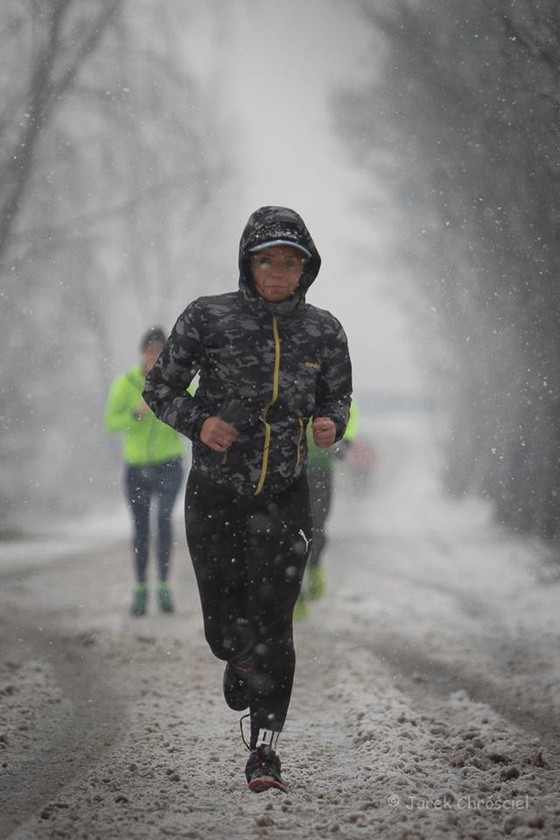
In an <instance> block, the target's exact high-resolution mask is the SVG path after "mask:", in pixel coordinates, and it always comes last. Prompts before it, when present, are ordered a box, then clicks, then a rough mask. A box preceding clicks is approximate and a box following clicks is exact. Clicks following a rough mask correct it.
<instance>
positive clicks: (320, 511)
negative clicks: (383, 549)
mask: <svg viewBox="0 0 560 840" xmlns="http://www.w3.org/2000/svg"><path fill="white" fill-rule="evenodd" d="M357 429H358V409H357V408H356V403H355V401H354V400H352V402H351V403H350V415H349V418H348V425H347V426H346V431H345V433H344V437H343V438H342V440H341V441H340V442H339V443H337V444H335V445H334V446H330V447H328V448H327V449H320V448H319V447H318V446H315V444H314V442H313V435H312V434H311V431H310V429H309V427H308V430H307V480H308V482H309V500H310V502H311V512H312V516H313V539H312V541H311V549H310V551H309V559H308V561H307V568H306V572H305V577H304V581H303V585H302V587H301V592H300V595H299V598H298V600H297V603H296V608H295V610H294V619H295V620H296V621H303V620H304V619H305V618H306V617H307V606H306V601H307V600H309V601H316V600H318V599H319V598H322V597H323V595H324V594H325V575H324V571H323V564H322V563H321V557H322V555H323V551H324V549H325V545H326V543H327V536H326V524H327V519H328V516H329V512H330V509H331V500H332V492H333V471H334V464H335V461H336V460H337V459H343V458H344V456H345V454H346V450H347V448H348V446H349V445H350V444H351V443H352V441H353V440H354V438H355V437H356V433H357Z"/></svg>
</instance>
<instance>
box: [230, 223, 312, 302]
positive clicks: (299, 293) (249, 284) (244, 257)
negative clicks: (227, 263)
mask: <svg viewBox="0 0 560 840" xmlns="http://www.w3.org/2000/svg"><path fill="white" fill-rule="evenodd" d="M265 242H283V243H285V244H287V245H289V244H293V245H295V246H296V247H299V248H300V249H301V250H303V251H306V252H307V253H309V254H310V255H311V256H310V257H309V259H308V260H307V261H306V263H305V267H304V271H303V274H302V276H301V280H300V281H299V284H298V287H297V289H296V290H295V292H294V295H293V297H294V298H296V299H297V300H303V298H305V293H306V292H307V290H308V288H309V287H310V286H311V284H312V283H313V281H314V280H315V278H316V277H317V274H318V273H319V269H320V267H321V257H320V255H319V252H318V250H317V248H316V247H315V243H314V242H313V239H312V238H311V234H310V233H309V231H308V230H307V227H306V226H305V222H304V221H303V219H302V218H301V216H300V215H299V214H298V213H296V212H295V210H290V209H289V207H260V208H259V209H258V210H255V212H254V213H252V214H251V216H250V217H249V221H248V222H247V224H246V225H245V230H244V231H243V234H242V236H241V241H240V243H239V275H240V276H239V286H240V288H242V289H243V288H244V289H245V290H246V291H248V292H250V293H251V294H252V295H254V296H256V295H257V291H256V289H255V286H254V283H253V278H252V276H251V267H250V258H251V254H250V251H251V249H254V248H258V246H259V245H264V243H265ZM276 305H277V304H276Z"/></svg>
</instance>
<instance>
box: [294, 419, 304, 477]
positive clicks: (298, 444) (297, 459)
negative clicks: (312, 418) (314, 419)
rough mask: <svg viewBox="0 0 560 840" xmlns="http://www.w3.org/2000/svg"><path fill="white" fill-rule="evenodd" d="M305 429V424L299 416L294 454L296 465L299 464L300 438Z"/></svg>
mask: <svg viewBox="0 0 560 840" xmlns="http://www.w3.org/2000/svg"><path fill="white" fill-rule="evenodd" d="M304 431H305V426H304V423H303V420H302V419H301V417H300V418H299V437H298V439H297V455H296V467H297V466H299V462H300V461H301V439H302V437H303V434H304Z"/></svg>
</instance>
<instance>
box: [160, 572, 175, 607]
mask: <svg viewBox="0 0 560 840" xmlns="http://www.w3.org/2000/svg"><path fill="white" fill-rule="evenodd" d="M158 603H159V608H160V610H161V611H162V612H164V613H172V612H174V610H175V607H174V606H173V600H172V598H171V592H170V591H169V587H168V585H167V582H166V581H164V580H161V581H160V582H159V585H158Z"/></svg>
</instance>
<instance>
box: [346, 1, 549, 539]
mask: <svg viewBox="0 0 560 840" xmlns="http://www.w3.org/2000/svg"><path fill="white" fill-rule="evenodd" d="M360 6H361V8H362V10H363V14H364V17H365V19H366V20H367V21H368V23H369V24H370V26H371V28H372V32H375V33H376V37H375V42H374V43H375V52H376V55H375V59H376V65H377V67H380V68H381V69H380V70H379V72H378V74H377V76H376V77H375V78H373V74H372V80H371V85H370V87H369V90H368V91H367V93H365V94H352V93H346V94H344V95H342V96H341V97H339V99H338V102H337V113H338V119H339V123H340V125H341V127H342V130H343V132H344V133H345V136H346V138H347V140H348V142H349V145H350V147H351V149H352V151H353V154H354V155H355V157H356V159H357V160H358V161H359V163H360V165H362V166H364V167H366V168H369V170H370V171H371V172H372V174H375V175H376V177H378V173H379V166H380V164H379V161H380V160H381V159H382V160H383V162H384V167H385V172H384V175H385V178H386V180H387V182H388V183H389V184H391V186H392V188H393V190H394V193H395V195H396V196H397V198H398V203H399V205H400V208H401V210H400V215H399V218H398V224H399V225H402V228H403V232H402V235H401V239H402V240H404V242H405V246H404V247H403V249H402V251H401V253H400V255H399V256H400V258H401V259H402V260H403V262H404V263H405V264H406V267H407V273H408V275H409V276H410V277H411V280H412V282H411V284H410V295H411V298H412V295H413V290H412V287H413V286H414V290H415V291H416V290H418V289H420V291H421V293H422V304H420V305H418V304H416V305H415V311H416V312H417V313H418V314H419V318H418V322H417V324H416V325H415V326H416V330H417V334H418V337H419V346H420V349H421V352H422V353H423V354H424V359H425V364H426V369H427V370H428V371H429V374H428V376H429V382H430V387H431V392H432V394H433V399H434V402H435V403H436V406H437V413H438V414H439V416H441V417H444V418H445V424H444V447H445V453H446V467H445V472H446V475H445V478H446V483H447V486H448V488H449V489H450V490H451V491H452V492H454V493H456V494H458V495H460V494H464V493H467V492H472V491H474V492H477V493H480V494H482V495H484V496H487V497H489V498H490V499H492V500H493V501H494V503H495V508H496V511H497V515H498V517H499V520H500V521H502V522H504V523H507V524H509V525H510V526H511V527H513V528H515V529H518V530H521V531H524V532H528V533H533V534H538V535H540V536H545V537H549V538H552V537H556V536H557V535H558V534H559V533H560V515H559V514H560V456H559V451H560V340H559V337H560V330H559V326H558V322H559V316H560V291H559V288H560V285H559V281H558V268H557V266H558V264H559V261H560V236H559V233H560V230H559V225H560V214H559V211H558V207H559V206H560V203H559V198H560V142H559V141H560V134H559V132H560V120H559V106H560V96H559V94H558V91H559V90H560V7H559V6H558V4H557V3H556V2H555V0H467V2H463V0H427V1H426V2H416V1H415V0H396V2H394V3H385V4H379V3H377V2H373V0H362V2H361V3H360ZM381 151H383V152H384V155H383V157H381V155H380V152H381ZM374 221H375V220H374V219H372V223H374Z"/></svg>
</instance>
